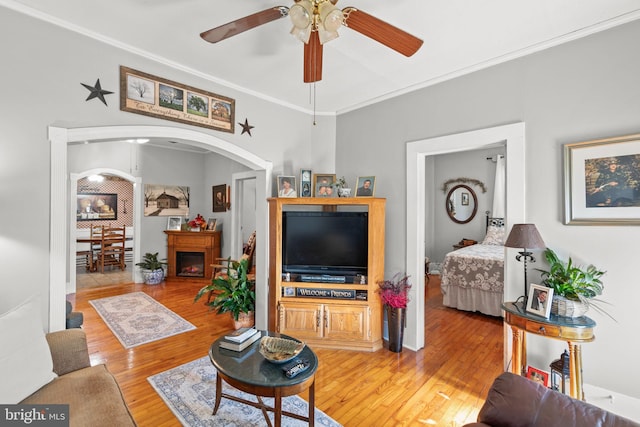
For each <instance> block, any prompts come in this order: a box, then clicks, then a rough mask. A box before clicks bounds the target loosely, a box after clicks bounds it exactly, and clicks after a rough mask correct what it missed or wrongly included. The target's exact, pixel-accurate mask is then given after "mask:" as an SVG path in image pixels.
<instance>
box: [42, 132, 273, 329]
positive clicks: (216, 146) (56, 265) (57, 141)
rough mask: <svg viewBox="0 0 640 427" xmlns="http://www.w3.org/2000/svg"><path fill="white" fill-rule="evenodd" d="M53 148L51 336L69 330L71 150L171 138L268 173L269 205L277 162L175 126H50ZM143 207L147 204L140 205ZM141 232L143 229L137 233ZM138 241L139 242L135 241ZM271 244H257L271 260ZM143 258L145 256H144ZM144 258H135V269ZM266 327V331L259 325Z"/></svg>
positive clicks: (261, 274)
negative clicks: (92, 144)
mask: <svg viewBox="0 0 640 427" xmlns="http://www.w3.org/2000/svg"><path fill="white" fill-rule="evenodd" d="M48 137H49V142H50V144H51V199H50V214H51V223H50V233H51V235H50V251H49V261H50V262H49V330H50V331H56V330H60V329H64V328H65V318H64V317H65V297H66V270H67V262H66V259H67V256H68V252H67V236H68V231H67V228H68V218H69V214H68V212H69V203H68V200H69V199H68V196H69V195H68V192H69V191H68V181H67V176H68V170H67V145H68V144H69V143H77V142H84V141H109V140H125V139H129V138H169V139H176V140H180V141H184V142H185V143H187V144H189V145H193V146H196V147H201V148H206V149H208V150H210V151H212V152H215V153H218V154H220V155H223V156H225V157H228V158H230V159H232V160H235V161H237V162H238V163H240V164H243V165H245V166H247V167H249V168H250V169H252V170H255V171H262V172H263V173H264V174H265V176H266V177H267V179H265V180H264V181H263V183H264V185H263V186H262V187H260V188H256V193H257V194H256V197H261V198H262V200H266V197H267V195H270V194H271V174H272V169H273V165H272V163H271V162H269V161H266V160H263V159H261V158H260V157H258V156H256V155H255V154H253V153H251V152H249V151H247V150H244V149H242V148H240V147H238V146H236V145H234V144H231V143H230V142H227V141H224V140H222V139H220V138H218V137H216V136H213V135H209V134H206V133H203V132H198V131H194V130H191V129H184V128H177V127H170V126H135V125H134V126H104V127H85V128H62V127H55V126H50V127H49V129H48ZM137 202H141V199H138V200H137ZM256 218H258V219H259V220H258V221H256V231H257V232H258V233H259V235H262V236H267V230H268V215H267V209H266V204H260V206H259V208H258V209H257V210H256ZM136 228H137V229H139V226H138V227H136ZM134 238H135V237H134ZM266 240H267V239H258V240H257V243H256V244H257V247H256V250H257V251H261V252H262V253H263V254H266V253H267V251H268V246H267V241H266ZM138 255H139V254H138ZM137 260H138V258H135V257H134V263H135V262H137ZM256 267H257V268H258V270H257V271H256V306H257V307H264V308H265V309H266V307H267V300H268V298H267V297H268V295H267V267H266V265H258V266H256ZM256 326H258V327H261V326H263V327H266V325H256Z"/></svg>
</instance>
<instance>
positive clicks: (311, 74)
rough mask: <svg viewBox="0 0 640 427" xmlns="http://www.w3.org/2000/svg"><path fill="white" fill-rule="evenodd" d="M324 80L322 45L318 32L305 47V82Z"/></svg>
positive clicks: (312, 34) (313, 34)
mask: <svg viewBox="0 0 640 427" xmlns="http://www.w3.org/2000/svg"><path fill="white" fill-rule="evenodd" d="M320 80H322V45H321V44H320V38H319V37H318V32H317V31H313V32H312V33H311V37H309V43H306V44H305V45H304V82H305V83H313V82H318V81H320Z"/></svg>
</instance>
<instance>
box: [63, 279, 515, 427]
mask: <svg viewBox="0 0 640 427" xmlns="http://www.w3.org/2000/svg"><path fill="white" fill-rule="evenodd" d="M439 283H440V282H439V277H438V276H433V277H432V279H431V280H430V283H429V286H428V287H427V289H426V294H427V302H426V319H425V320H426V327H425V342H426V345H425V347H424V348H423V349H421V350H419V351H417V352H414V351H410V350H407V349H404V350H403V351H402V352H401V353H392V352H390V351H388V350H386V349H382V350H380V351H377V352H375V353H360V352H353V351H346V350H342V351H341V350H326V349H314V351H315V352H316V354H317V355H318V358H319V362H320V363H319V368H318V372H317V375H316V407H317V408H319V409H321V410H323V411H324V412H325V413H327V414H328V415H329V416H331V417H333V418H334V419H335V420H336V421H338V422H340V423H341V424H343V425H344V426H367V427H368V426H425V425H435V426H460V425H463V424H464V423H465V422H471V421H475V419H476V416H477V413H478V411H479V409H480V407H481V406H482V404H483V401H484V398H485V396H486V393H487V390H488V388H489V387H490V385H491V383H492V381H493V379H494V378H495V377H496V376H498V375H499V374H500V372H502V336H503V335H502V330H503V326H502V319H501V318H493V317H488V316H484V315H481V314H476V313H467V312H461V311H457V310H454V309H450V308H446V307H444V306H442V295H441V294H440V291H439ZM200 286H201V285H199V284H196V283H162V284H160V285H156V286H149V285H143V284H133V283H129V284H121V285H117V286H107V287H99V288H83V289H80V288H79V289H78V292H77V293H76V294H75V295H70V296H69V300H70V301H71V302H72V303H73V305H74V309H75V310H77V311H82V312H83V313H84V318H85V322H84V330H85V331H86V333H87V336H88V342H89V352H90V355H91V361H92V364H97V363H106V364H107V366H108V368H109V370H110V371H111V372H113V373H114V375H115V376H116V379H117V380H118V383H119V384H120V387H121V388H122V391H123V394H124V397H125V399H126V401H127V404H128V405H129V408H130V409H131V412H132V414H133V416H134V418H135V419H136V421H137V423H138V424H139V425H140V426H154V427H155V426H179V425H180V423H179V422H178V420H177V419H176V418H175V417H174V416H173V414H172V412H171V411H170V410H169V409H168V408H167V406H166V405H165V404H164V403H163V401H162V400H161V399H160V397H159V396H158V394H157V393H156V392H155V391H154V390H153V389H152V388H151V386H150V385H149V383H148V381H147V377H149V376H150V375H153V374H156V373H159V372H162V371H165V370H167V369H170V368H173V367H175V366H178V365H181V364H183V363H186V362H190V361H192V360H195V359H197V358H200V357H203V356H206V354H207V351H208V349H209V345H210V344H211V342H212V341H213V340H214V339H215V338H217V337H218V336H220V335H221V334H224V333H226V332H228V331H229V330H231V324H230V322H229V320H228V319H227V318H226V316H218V315H216V314H214V313H211V312H209V311H208V309H207V307H206V306H204V305H203V304H202V303H201V302H198V303H193V297H194V296H195V294H196V292H197V291H198V289H200ZM133 291H142V292H145V293H147V294H149V295H150V296H151V297H153V298H155V299H156V300H157V301H158V302H160V303H161V304H163V305H165V306H166V307H167V308H169V309H170V310H173V311H174V312H176V313H178V314H179V315H180V316H182V317H183V318H185V319H186V320H188V321H189V322H191V323H193V324H194V325H195V326H196V327H197V329H196V330H194V331H189V332H186V333H183V334H179V335H176V336H174V337H170V338H166V339H163V340H160V341H156V342H153V343H149V344H145V345H141V346H139V347H135V348H132V349H129V350H127V349H124V348H123V347H122V345H121V344H120V343H119V341H118V340H117V339H116V338H115V336H114V335H113V334H112V333H111V331H110V330H109V329H108V328H107V326H106V325H105V324H104V322H103V321H102V319H101V318H100V317H99V316H98V314H97V313H96V312H95V310H94V309H93V308H92V307H91V305H90V304H89V300H92V299H97V298H102V297H107V296H112V295H119V294H124V293H127V292H133ZM212 386H213V385H212ZM301 397H303V398H305V399H306V398H307V396H306V395H305V394H301Z"/></svg>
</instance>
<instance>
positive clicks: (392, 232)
mask: <svg viewBox="0 0 640 427" xmlns="http://www.w3.org/2000/svg"><path fill="white" fill-rule="evenodd" d="M639 39H640V22H637V21H636V22H633V23H630V24H627V25H624V26H620V27H617V28H613V29H611V30H608V31H605V32H602V33H598V34H595V35H592V36H589V37H586V38H583V39H580V40H577V41H573V42H571V43H567V44H564V45H561V46H558V47H555V48H551V49H548V50H545V51H542V52H539V53H537V54H533V55H530V56H527V57H524V58H521V59H518V60H513V61H510V62H508V63H505V64H501V65H498V66H494V67H492V68H489V69H486V70H483V71H478V72H475V73H473V74H470V75H467V76H464V77H460V78H457V79H455V80H451V81H448V82H445V83H441V84H438V85H436V86H432V87H429V88H425V89H423V90H420V91H417V92H414V93H411V94H407V95H404V96H401V97H398V98H394V99H391V100H388V101H385V102H381V103H379V104H376V105H373V106H370V107H366V108H362V109H360V110H357V111H353V112H350V113H346V114H343V115H340V116H339V117H338V123H337V137H336V139H337V153H336V165H337V169H338V171H342V170H349V171H352V172H354V173H357V174H360V173H361V174H371V175H376V178H377V188H376V193H377V195H379V196H381V197H387V199H388V200H387V221H386V225H387V236H386V242H387V247H386V252H385V256H386V266H385V267H386V271H387V274H392V273H393V272H395V271H403V270H404V268H405V245H406V242H405V232H406V231H405V230H406V229H405V227H406V224H405V218H406V210H405V201H406V198H407V197H412V196H411V195H409V196H407V195H406V193H405V191H404V185H405V179H406V178H405V167H404V165H405V148H404V147H405V144H406V143H407V142H409V141H415V140H421V139H426V138H430V137H435V136H442V135H449V134H454V133H459V132H464V131H469V130H475V129H482V128H488V127H492V126H496V125H502V124H508V123H515V122H520V121H521V122H524V123H525V124H526V199H525V202H526V220H527V222H533V223H535V224H536V225H537V227H538V229H539V231H540V233H541V234H542V237H543V239H544V240H545V243H546V244H547V246H548V247H551V248H553V249H554V250H556V251H557V252H558V253H559V254H560V255H561V256H562V257H564V258H565V259H566V258H567V257H568V256H571V257H573V258H574V260H575V261H577V262H578V263H581V264H584V263H593V264H595V265H596V266H598V267H600V268H602V269H604V270H606V271H607V274H606V276H605V277H604V281H605V292H604V295H603V296H602V299H604V300H606V301H607V302H609V303H611V307H610V311H611V312H612V313H613V315H614V316H615V318H616V319H617V322H614V321H612V320H611V319H609V318H607V317H606V316H602V315H600V314H598V313H597V312H595V311H593V310H592V311H590V316H591V317H593V318H594V320H596V322H597V323H598V326H597V328H596V331H595V334H596V337H597V338H596V340H595V342H593V343H589V344H586V345H584V346H583V362H584V379H585V382H586V383H589V384H593V385H597V386H599V387H603V388H605V389H609V390H614V391H617V392H620V393H623V394H626V395H629V396H634V397H636V398H637V397H640V388H638V387H637V384H639V383H640V372H639V371H638V370H636V369H630V366H633V365H634V361H635V360H637V359H638V356H639V355H638V353H639V352H640V341H639V340H638V339H637V325H636V324H637V320H636V317H635V309H634V307H635V305H636V303H637V301H638V300H639V299H640V283H638V282H639V281H638V279H637V274H636V271H635V268H634V266H633V262H629V259H630V257H631V253H632V252H633V244H632V243H631V242H635V241H636V240H638V238H640V228H639V227H638V226H608V227H605V226H566V225H563V223H562V212H563V181H562V172H563V167H562V145H563V144H565V143H568V142H577V141H583V140H590V139H596V138H601V137H609V136H617V135H625V134H632V133H638V132H640V122H639V121H638V117H640V101H639V100H640V84H638V76H639V75H640V50H639V49H638V48H637V43H636V41H637V40H639ZM359 153H366V154H365V157H364V158H365V159H366V161H363V162H357V163H355V162H353V161H352V159H353V158H355V156H356V155H358V154H359ZM507 184H508V177H507ZM435 208H436V209H437V208H438V207H437V206H436V207H435ZM532 267H542V264H540V263H538V264H535V265H533V266H532ZM531 270H532V269H530V271H531ZM534 338H537V337H531V338H530V339H529V341H528V343H529V349H530V352H529V363H531V364H533V365H534V366H539V367H541V368H545V367H548V364H549V363H550V362H551V361H552V360H553V359H555V358H557V357H558V356H559V355H560V353H561V351H562V349H563V347H564V346H563V344H562V343H561V342H559V341H557V342H556V341H553V340H541V339H534ZM426 341H427V342H428V341H429V337H428V336H427V337H426Z"/></svg>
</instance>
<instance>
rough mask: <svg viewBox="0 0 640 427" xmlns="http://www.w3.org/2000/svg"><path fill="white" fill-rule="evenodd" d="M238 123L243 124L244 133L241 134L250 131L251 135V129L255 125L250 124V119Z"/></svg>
mask: <svg viewBox="0 0 640 427" xmlns="http://www.w3.org/2000/svg"><path fill="white" fill-rule="evenodd" d="M238 124H239V125H240V126H242V133H241V134H240V135H244V134H245V133H248V134H249V136H251V129H253V128H254V127H255V126H251V125H250V124H249V119H244V123H241V122H238Z"/></svg>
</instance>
